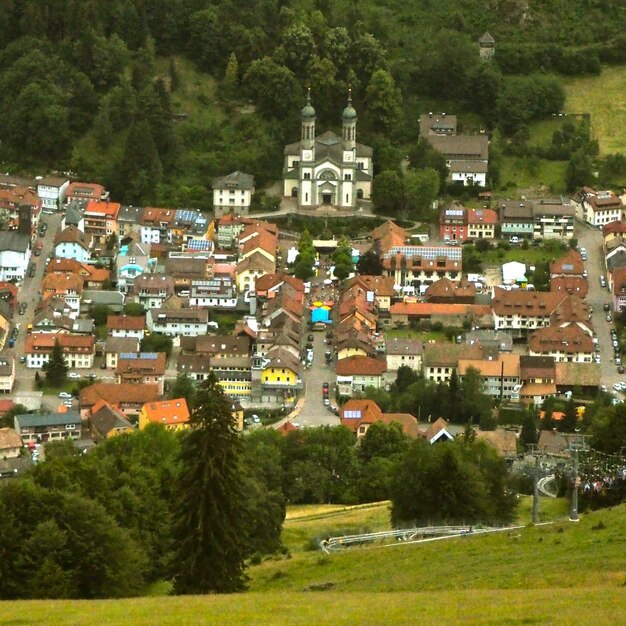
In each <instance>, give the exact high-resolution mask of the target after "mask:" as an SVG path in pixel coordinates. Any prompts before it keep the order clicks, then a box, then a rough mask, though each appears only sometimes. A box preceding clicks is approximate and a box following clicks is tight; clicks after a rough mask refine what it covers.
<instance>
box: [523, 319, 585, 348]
mask: <svg viewBox="0 0 626 626" xmlns="http://www.w3.org/2000/svg"><path fill="white" fill-rule="evenodd" d="M528 348H529V350H530V351H531V352H538V353H551V352H563V353H565V354H578V353H581V352H584V353H587V354H591V353H592V352H593V351H594V345H593V340H592V338H591V335H590V334H589V333H587V332H585V331H584V330H583V329H582V328H581V327H580V326H579V325H578V324H567V325H565V326H552V325H550V326H545V327H544V328H539V329H538V330H536V331H534V332H533V333H531V334H530V336H529V337H528Z"/></svg>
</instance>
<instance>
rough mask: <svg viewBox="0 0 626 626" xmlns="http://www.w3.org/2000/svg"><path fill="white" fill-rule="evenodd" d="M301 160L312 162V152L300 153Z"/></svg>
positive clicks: (304, 151)
mask: <svg viewBox="0 0 626 626" xmlns="http://www.w3.org/2000/svg"><path fill="white" fill-rule="evenodd" d="M302 160H303V161H312V160H313V151H312V150H303V151H302Z"/></svg>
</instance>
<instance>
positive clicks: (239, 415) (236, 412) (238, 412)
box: [232, 401, 243, 431]
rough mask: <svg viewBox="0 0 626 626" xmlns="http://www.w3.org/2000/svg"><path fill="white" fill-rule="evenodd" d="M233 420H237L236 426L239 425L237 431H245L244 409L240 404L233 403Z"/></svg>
mask: <svg viewBox="0 0 626 626" xmlns="http://www.w3.org/2000/svg"><path fill="white" fill-rule="evenodd" d="M232 409H233V418H234V420H235V424H236V425H237V430H239V431H241V430H243V407H242V406H241V404H239V402H237V401H235V402H233V407H232Z"/></svg>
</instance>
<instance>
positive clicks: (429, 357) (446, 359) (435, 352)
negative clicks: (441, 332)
mask: <svg viewBox="0 0 626 626" xmlns="http://www.w3.org/2000/svg"><path fill="white" fill-rule="evenodd" d="M482 357H483V350H482V348H481V347H480V346H479V345H478V344H475V345H469V346H468V345H467V344H465V345H464V344H462V343H451V342H449V341H446V342H443V341H435V342H433V343H427V344H426V345H425V346H424V358H423V363H424V367H457V365H458V363H459V359H460V358H463V359H481V358H482Z"/></svg>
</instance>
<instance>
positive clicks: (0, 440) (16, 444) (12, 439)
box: [0, 428, 22, 457]
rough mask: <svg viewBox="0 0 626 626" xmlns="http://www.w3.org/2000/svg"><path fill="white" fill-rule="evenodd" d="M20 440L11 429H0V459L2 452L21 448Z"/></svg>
mask: <svg viewBox="0 0 626 626" xmlns="http://www.w3.org/2000/svg"><path fill="white" fill-rule="evenodd" d="M21 447H22V438H21V437H20V436H19V435H18V434H17V433H16V432H15V430H13V428H0V457H1V456H3V454H2V451H3V450H10V449H12V448H21Z"/></svg>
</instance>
